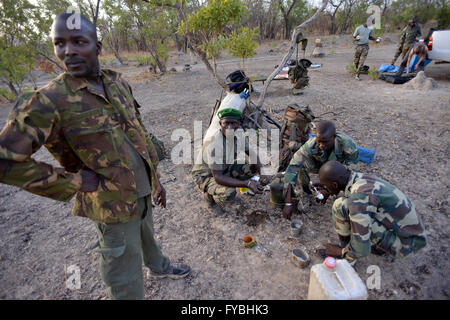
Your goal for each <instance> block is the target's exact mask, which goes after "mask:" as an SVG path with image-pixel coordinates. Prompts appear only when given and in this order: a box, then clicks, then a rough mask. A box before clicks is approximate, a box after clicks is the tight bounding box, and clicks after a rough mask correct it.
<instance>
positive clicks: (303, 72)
mask: <svg viewBox="0 0 450 320" xmlns="http://www.w3.org/2000/svg"><path fill="white" fill-rule="evenodd" d="M311 64H312V62H311V61H309V60H308V59H300V60H299V61H298V63H296V64H294V65H293V66H291V67H289V71H288V76H289V80H290V82H291V83H292V84H294V88H295V89H301V88H303V87H306V86H307V85H308V83H309V77H308V68H309V67H310V66H311Z"/></svg>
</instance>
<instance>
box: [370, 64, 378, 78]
mask: <svg viewBox="0 0 450 320" xmlns="http://www.w3.org/2000/svg"><path fill="white" fill-rule="evenodd" d="M368 75H369V78H370V79H372V80H376V79H378V72H377V70H376V69H375V67H372V68H370V69H369V72H368Z"/></svg>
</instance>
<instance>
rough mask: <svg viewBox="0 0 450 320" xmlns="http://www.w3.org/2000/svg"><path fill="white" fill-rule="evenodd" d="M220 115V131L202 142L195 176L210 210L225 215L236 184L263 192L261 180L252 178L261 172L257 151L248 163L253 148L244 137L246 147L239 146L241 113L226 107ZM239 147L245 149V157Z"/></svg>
mask: <svg viewBox="0 0 450 320" xmlns="http://www.w3.org/2000/svg"><path fill="white" fill-rule="evenodd" d="M217 116H218V117H219V119H220V131H218V132H217V133H216V134H215V135H214V136H212V137H211V139H208V140H207V141H205V142H204V143H203V146H202V150H201V154H200V155H201V157H202V158H201V161H197V163H196V164H194V166H193V168H192V176H193V179H194V182H195V184H196V185H197V186H198V187H199V189H200V190H201V191H202V192H203V196H204V199H205V203H206V205H207V208H208V210H209V211H211V212H213V213H215V214H218V215H222V214H223V213H224V209H225V208H226V207H228V206H229V205H230V204H231V203H233V202H234V199H235V197H236V188H248V189H250V190H251V191H252V192H253V193H261V191H260V190H259V189H258V183H257V182H256V181H254V180H250V178H251V177H253V176H254V175H256V174H258V173H259V174H260V173H261V164H260V161H259V159H258V157H257V156H256V155H255V158H256V163H255V164H249V163H250V162H251V161H252V159H251V158H250V161H246V155H248V156H250V150H249V147H248V144H247V143H246V142H245V141H244V146H243V148H242V149H243V150H240V149H239V147H240V146H239V145H238V141H237V140H238V139H237V137H236V135H235V132H236V130H237V129H238V128H239V126H240V120H241V117H242V113H241V112H240V111H239V110H236V109H233V108H226V109H222V110H220V111H219V112H218V113H217ZM242 133H243V132H242ZM242 137H243V138H244V135H242ZM240 151H242V152H244V155H243V156H244V157H243V158H242V157H241V154H240ZM253 161H254V160H253Z"/></svg>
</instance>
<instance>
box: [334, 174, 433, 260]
mask: <svg viewBox="0 0 450 320" xmlns="http://www.w3.org/2000/svg"><path fill="white" fill-rule="evenodd" d="M344 197H345V198H347V209H348V215H349V218H350V224H351V229H352V235H351V240H350V243H349V244H348V245H347V246H346V247H345V248H344V249H343V251H342V253H343V254H344V255H345V257H346V258H350V260H351V259H355V258H360V257H365V256H368V255H369V254H370V249H371V241H370V235H371V225H372V223H373V220H376V221H377V222H378V223H380V224H381V225H383V226H384V227H385V228H386V229H387V230H390V231H392V232H394V233H395V234H396V235H397V236H398V237H400V238H403V239H407V238H409V237H411V236H419V237H420V238H421V239H422V240H421V241H418V242H417V243H416V245H419V246H420V247H423V246H425V244H426V236H425V228H424V226H423V224H422V222H421V220H420V219H419V217H418V215H417V213H416V209H415V206H414V204H413V203H412V202H411V201H410V200H409V199H408V197H407V196H406V195H405V194H404V193H403V192H401V191H400V190H399V189H397V188H396V187H394V186H393V185H391V184H389V183H388V182H386V181H384V180H383V179H380V178H377V177H374V176H370V175H366V174H362V173H358V172H353V173H352V175H351V178H350V180H349V182H348V183H347V186H346V187H345V189H344Z"/></svg>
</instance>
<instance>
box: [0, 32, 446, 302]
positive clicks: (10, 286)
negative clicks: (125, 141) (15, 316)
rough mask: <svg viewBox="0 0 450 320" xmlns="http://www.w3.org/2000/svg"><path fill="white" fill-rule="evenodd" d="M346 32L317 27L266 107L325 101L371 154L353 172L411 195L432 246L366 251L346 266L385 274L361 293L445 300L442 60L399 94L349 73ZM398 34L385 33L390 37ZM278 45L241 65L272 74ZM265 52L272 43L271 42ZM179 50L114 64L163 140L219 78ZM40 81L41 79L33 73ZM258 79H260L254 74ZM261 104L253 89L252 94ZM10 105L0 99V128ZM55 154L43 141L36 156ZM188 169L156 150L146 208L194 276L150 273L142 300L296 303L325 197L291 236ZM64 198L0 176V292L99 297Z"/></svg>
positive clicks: (86, 227)
mask: <svg viewBox="0 0 450 320" xmlns="http://www.w3.org/2000/svg"><path fill="white" fill-rule="evenodd" d="M348 38H349V37H348V36H341V37H325V40H326V41H325V52H326V53H327V55H326V56H325V57H323V58H310V57H309V55H310V53H311V52H312V50H313V47H312V43H313V40H314V39H311V41H310V44H309V46H308V48H307V58H310V59H311V60H312V61H313V63H322V64H323V66H322V68H320V69H315V70H311V69H310V72H309V75H310V78H311V79H310V86H309V87H308V88H307V89H306V90H305V92H304V94H303V95H300V96H293V95H292V94H291V89H290V85H289V82H288V81H274V82H272V84H271V85H270V87H269V90H268V94H267V96H266V102H265V104H264V107H265V108H266V110H267V109H271V110H273V112H274V115H275V116H278V117H281V115H282V113H283V111H284V108H285V107H286V106H287V105H288V104H289V103H294V102H295V103H298V104H303V105H309V106H310V107H311V108H312V109H313V111H314V113H315V114H316V115H320V114H322V113H325V112H329V111H333V112H334V113H335V114H336V115H335V116H333V115H331V116H330V117H329V119H332V120H334V121H336V124H337V126H338V130H341V131H343V132H345V133H347V134H348V135H349V136H351V137H352V138H353V139H354V140H355V141H356V142H357V143H358V144H359V145H362V146H365V147H369V148H372V149H374V150H375V151H376V155H375V159H374V161H373V162H372V163H370V164H366V163H359V164H358V165H356V166H354V167H353V168H354V169H356V170H359V171H361V172H366V173H370V174H374V175H377V176H379V177H382V178H383V179H386V180H388V181H389V182H391V183H392V184H394V185H395V186H398V187H399V188H400V189H401V190H402V191H403V192H404V193H405V194H406V195H407V196H408V197H410V199H411V200H412V201H413V202H414V204H415V205H416V208H417V211H418V213H419V215H420V217H421V218H422V220H423V222H424V224H425V227H426V230H427V233H428V246H427V247H426V248H424V249H423V250H421V251H420V252H418V253H417V254H415V255H413V256H410V257H407V258H404V259H397V260H394V259H393V258H390V257H387V256H384V257H379V256H374V255H371V256H369V257H367V258H364V259H361V260H359V261H358V262H357V264H356V265H355V269H356V271H357V272H358V274H359V276H360V277H361V278H362V279H363V281H366V279H367V278H368V277H369V276H370V274H369V273H367V268H368V266H370V265H377V266H378V267H379V268H380V270H381V288H380V290H375V289H372V290H369V299H449V297H450V277H449V275H448V271H449V270H450V257H449V244H450V243H449V234H450V227H449V215H450V211H449V197H448V194H449V179H448V177H449V176H450V175H449V166H448V158H449V135H450V133H449V122H450V113H449V105H450V94H449V92H450V64H435V63H434V62H433V63H431V64H430V65H429V66H428V67H427V68H426V72H425V74H426V76H428V77H433V78H434V79H435V80H436V81H437V84H438V87H437V88H436V89H434V90H429V91H421V90H407V89H404V88H403V87H402V86H401V85H393V84H389V83H386V82H384V81H381V80H375V81H373V80H370V79H369V78H368V76H367V75H362V76H361V78H362V81H356V80H354V79H353V77H351V76H350V75H349V74H348V73H347V71H346V70H345V66H346V65H347V64H348V63H349V61H351V59H352V56H353V49H352V47H351V46H350V43H349V40H348ZM391 38H392V39H394V37H391ZM287 48H288V46H287V42H278V43H277V48H276V49H274V46H273V43H267V44H264V45H262V46H260V47H259V49H258V55H257V56H255V57H253V58H251V59H249V60H248V61H247V63H246V70H247V73H248V74H249V75H269V74H270V73H271V72H272V70H273V68H274V65H276V64H278V63H279V61H281V58H282V56H283V55H284V54H285V53H286V52H287ZM270 50H273V52H270ZM394 51H395V43H394V42H389V41H386V42H385V43H382V44H380V45H371V48H370V51H369V55H368V58H367V60H366V64H367V65H369V66H374V67H376V68H378V67H379V65H380V64H382V63H389V62H390V60H391V58H392V56H393V54H394ZM179 59H180V61H179V63H178V64H175V60H176V58H175V55H174V57H172V58H171V60H170V61H169V69H170V68H172V67H175V68H176V69H177V72H169V73H167V74H166V75H163V76H161V77H153V76H151V75H150V74H149V73H145V68H144V67H136V66H132V65H130V66H126V67H120V68H115V69H116V70H118V71H120V72H123V73H124V75H125V76H126V77H127V79H129V81H130V83H131V85H132V87H133V91H134V94H135V96H136V98H137V100H138V101H139V102H140V104H141V105H142V110H141V113H142V114H143V118H144V123H145V125H146V127H147V129H148V130H149V131H151V132H153V133H154V134H155V135H156V136H158V137H159V138H160V139H162V140H163V141H164V143H165V144H166V146H167V147H168V148H169V149H171V148H172V147H173V146H174V145H175V144H176V142H175V141H171V134H172V132H173V130H174V129H176V128H185V129H187V130H189V132H191V134H192V133H193V122H194V120H197V121H199V120H201V121H203V128H204V129H206V127H207V125H208V123H209V118H210V114H211V109H212V107H213V106H214V103H215V100H216V99H218V98H219V97H220V93H221V88H220V87H219V86H218V85H217V84H216V82H215V81H214V80H213V78H212V76H211V75H210V74H209V73H208V72H207V70H206V69H205V67H204V66H203V64H201V63H199V64H196V65H194V66H193V68H192V70H191V71H187V72H184V71H182V67H183V65H184V63H186V62H187V63H188V62H189V60H190V59H189V55H185V56H181V57H180V58H179ZM238 67H239V60H238V59H235V58H232V57H229V56H226V55H225V56H224V57H223V58H222V59H221V61H220V64H219V70H220V72H221V74H222V75H224V76H225V75H226V74H228V73H229V72H231V71H233V70H235V69H237V68H238ZM39 81H40V82H41V83H46V81H47V79H46V78H41V79H39ZM255 87H256V88H261V87H262V85H261V83H257V84H255ZM251 98H252V99H253V100H255V101H256V100H257V98H258V95H257V94H256V95H255V96H252V97H251ZM11 107H12V105H4V106H1V107H0V120H1V125H2V126H3V125H4V122H5V120H6V117H7V114H8V112H9V110H10V109H11ZM34 157H35V158H36V159H38V160H41V161H47V162H51V163H53V164H56V163H55V162H54V160H53V159H52V157H51V155H50V154H49V153H48V152H47V151H46V150H45V149H41V150H40V151H39V152H37V153H36V154H35V156H34ZM190 169H191V165H174V164H173V163H171V161H170V160H164V161H162V162H161V164H160V166H159V170H160V172H161V175H162V181H163V183H164V186H165V188H166V190H167V194H168V199H169V200H168V205H167V209H160V208H156V209H155V210H154V221H155V230H156V234H157V239H158V241H159V243H160V245H161V247H162V249H163V252H164V253H165V254H166V255H167V256H169V257H170V258H171V259H173V260H174V261H182V262H185V263H188V264H189V265H190V266H191V267H192V273H191V274H190V275H189V276H188V277H187V278H185V279H183V280H177V281H174V280H160V281H154V280H151V279H149V278H147V277H146V279H145V297H146V298H147V299H292V300H297V299H306V297H307V292H308V284H309V273H310V268H311V266H312V265H314V264H316V263H321V261H322V259H321V258H320V257H319V256H318V255H317V254H316V253H315V250H316V248H317V247H318V246H320V243H322V242H335V243H336V241H337V236H336V234H335V232H334V230H333V227H332V221H331V216H330V213H331V204H332V201H328V203H327V204H326V205H325V206H319V205H314V206H313V207H312V208H311V209H310V211H309V213H308V214H307V215H297V216H295V218H298V219H301V220H302V221H303V223H304V229H303V232H302V234H301V237H300V238H299V239H294V238H291V235H290V226H289V223H288V221H287V220H285V219H283V218H282V217H281V211H280V210H279V209H275V208H273V207H271V206H270V205H269V193H268V192H266V193H265V194H263V195H259V196H256V197H250V196H246V195H243V196H242V197H243V198H244V201H245V209H244V210H242V211H241V212H239V213H236V212H230V213H227V214H226V215H225V216H221V217H218V216H214V215H212V214H210V213H209V212H208V211H206V209H204V207H203V205H202V197H201V194H200V192H199V191H198V190H197V189H196V187H195V185H194V183H193V181H192V179H191V176H190ZM71 207H72V202H70V203H62V202H56V201H53V200H50V199H47V198H43V197H39V196H35V195H32V194H29V193H27V192H25V191H23V190H21V189H18V188H15V187H10V186H6V185H0V212H1V213H0V239H1V240H0V246H1V249H0V299H106V298H107V297H106V292H105V287H104V285H103V283H102V281H101V279H100V275H99V272H98V259H97V255H96V254H94V253H93V252H91V251H90V249H89V248H90V246H91V245H92V244H93V243H94V242H95V240H96V233H95V230H94V226H93V224H92V222H91V221H89V220H87V219H84V218H79V217H74V216H72V215H71ZM257 209H259V210H261V211H262V212H263V213H264V214H263V218H261V219H258V221H257V222H258V223H257V225H256V226H250V225H248V223H247V222H248V215H249V214H251V213H252V212H253V211H254V210H257ZM245 235H253V236H254V237H255V238H256V240H257V242H258V243H259V244H260V245H262V246H263V247H264V248H265V249H266V250H265V251H264V250H257V249H255V248H253V249H248V248H245V247H244V246H243V244H242V238H243V237H244V236H245ZM296 247H300V248H304V249H306V251H307V252H308V253H309V254H310V256H311V259H312V261H311V263H310V265H309V266H308V267H307V268H305V269H300V268H299V267H297V266H295V265H294V264H293V263H292V262H291V258H290V252H291V250H292V249H293V248H296ZM70 265H76V266H78V267H79V268H80V275H81V289H79V290H70V289H68V288H67V287H66V280H67V278H68V276H69V275H70V273H67V268H68V267H69V266H70Z"/></svg>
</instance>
